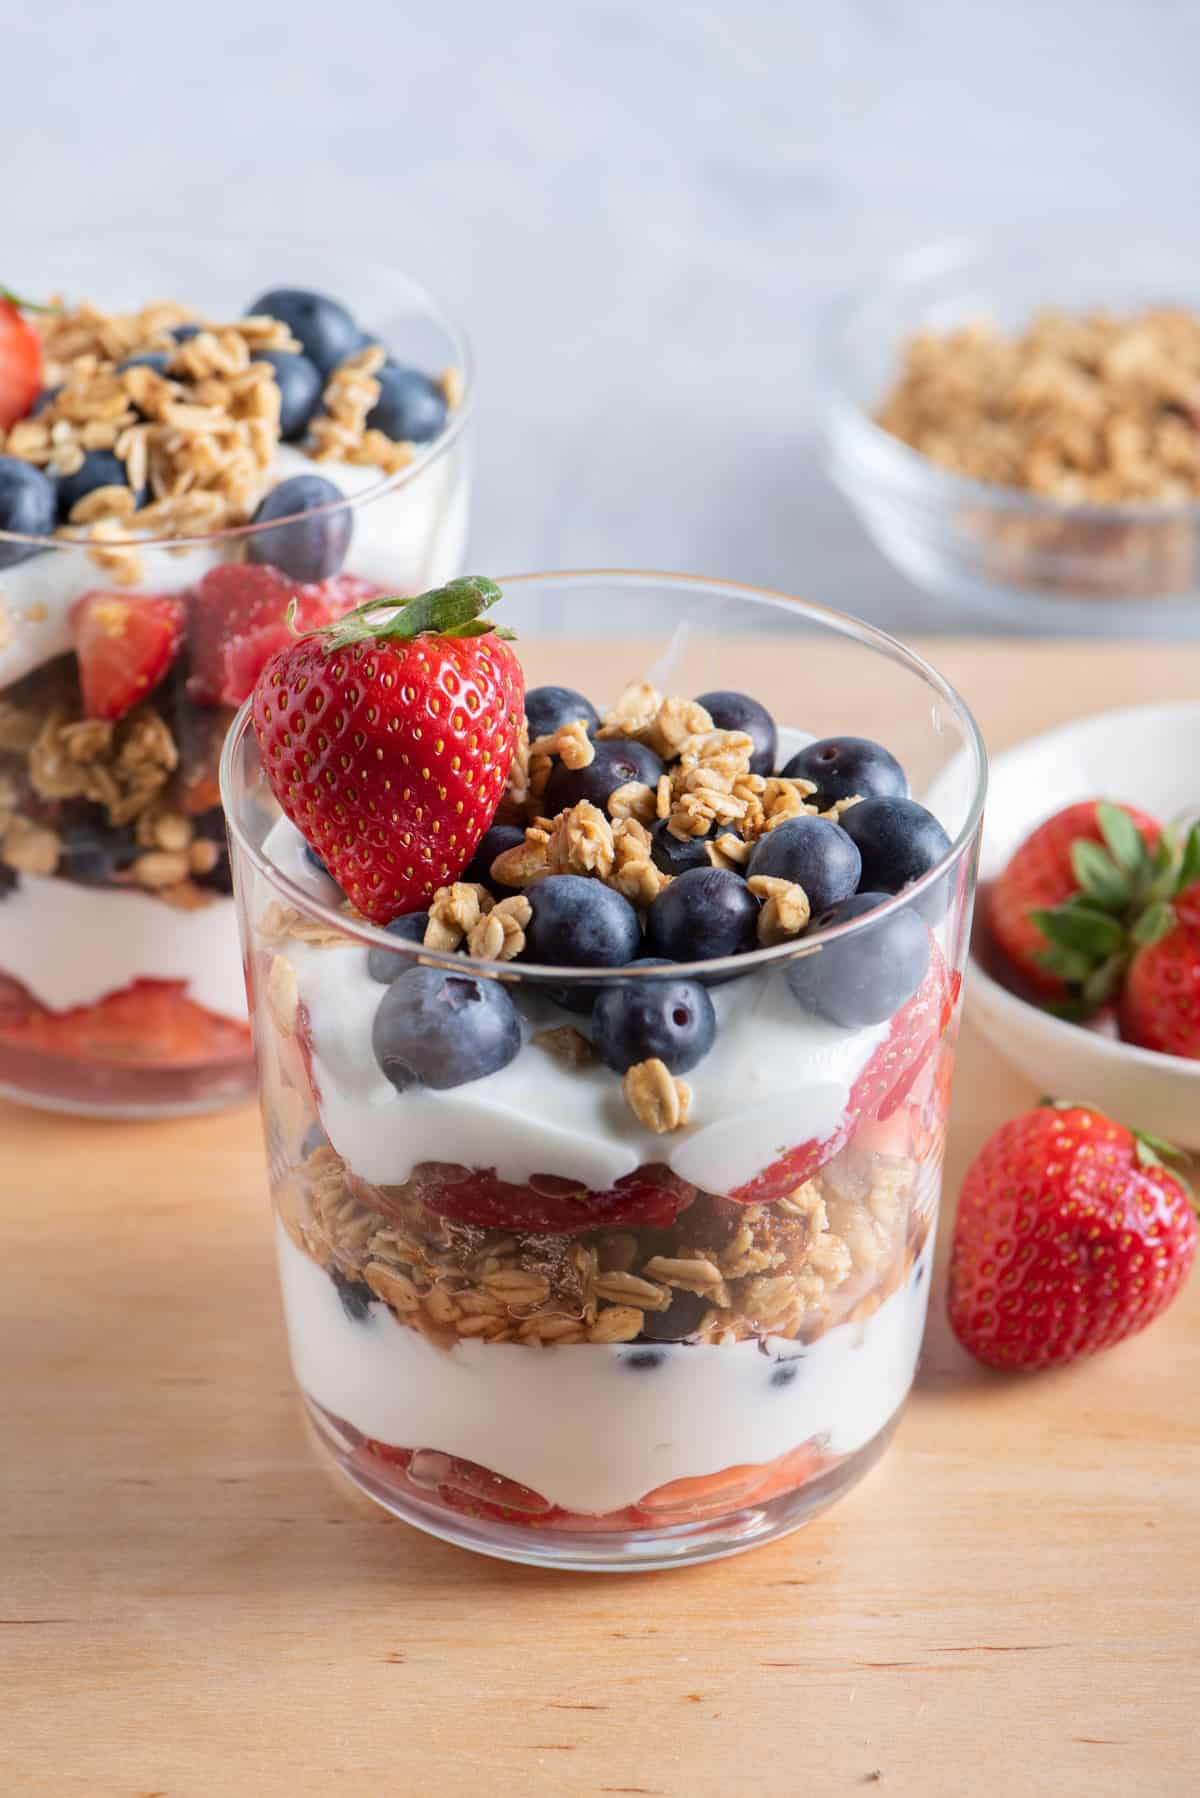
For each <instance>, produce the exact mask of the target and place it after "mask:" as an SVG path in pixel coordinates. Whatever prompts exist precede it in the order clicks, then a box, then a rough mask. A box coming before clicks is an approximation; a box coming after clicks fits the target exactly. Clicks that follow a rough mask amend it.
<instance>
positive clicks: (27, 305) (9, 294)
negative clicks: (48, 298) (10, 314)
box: [0, 281, 62, 312]
mask: <svg viewBox="0 0 1200 1798" xmlns="http://www.w3.org/2000/svg"><path fill="white" fill-rule="evenodd" d="M0 300H7V301H8V303H9V305H10V306H16V307H18V308H19V309H20V311H22V312H61V311H62V307H61V306H43V305H41V304H40V303H39V302H38V301H37V300H23V299H22V298H21V296H20V294H19V293H14V292H13V290H12V288H11V287H5V285H4V283H3V281H0Z"/></svg>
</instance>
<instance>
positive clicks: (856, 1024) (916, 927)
mask: <svg viewBox="0 0 1200 1798" xmlns="http://www.w3.org/2000/svg"><path fill="white" fill-rule="evenodd" d="M888 897H889V895H888V894H887V893H856V894H854V896H853V897H852V898H850V899H844V900H843V901H842V903H841V904H840V905H835V906H834V907H833V909H832V910H831V911H828V912H826V913H825V914H824V915H823V916H822V917H820V918H818V919H817V920H816V927H817V928H819V929H820V928H825V927H827V926H829V925H834V924H848V923H850V922H851V921H852V920H853V919H855V918H861V917H864V916H866V914H867V913H869V912H872V911H874V910H875V909H876V907H877V906H880V905H883V904H884V903H885V902H886V900H887V899H888ZM928 966H929V931H928V930H927V929H926V927H925V924H924V922H923V921H922V919H921V918H920V917H919V916H918V914H917V913H916V911H915V910H914V909H913V908H912V907H911V906H906V907H904V908H903V909H902V910H899V911H896V912H893V913H892V914H891V915H890V916H889V917H886V918H880V919H879V921H878V923H877V924H874V925H869V926H867V927H865V928H864V929H862V930H858V931H855V932H853V933H852V934H851V935H849V936H845V937H840V938H835V939H834V941H833V942H829V943H825V944H823V945H822V946H821V947H820V948H819V949H814V951H813V953H812V954H811V955H804V956H801V957H800V958H799V959H798V960H797V961H793V962H789V963H788V965H787V968H786V970H785V975H784V977H785V979H786V980H787V983H788V987H789V988H790V990H791V992H792V995H793V997H794V998H796V999H798V1000H799V1002H800V1004H801V1005H803V1006H804V1008H805V1010H806V1011H811V1012H815V1013H816V1014H817V1016H818V1017H822V1018H827V1019H828V1020H829V1022H830V1023H831V1024H841V1025H842V1026H843V1027H844V1028H845V1029H847V1030H855V1029H860V1028H862V1027H863V1026H865V1025H868V1024H882V1023H883V1022H884V1021H885V1019H887V1018H890V1017H893V1016H894V1015H895V1013H896V1012H897V1011H899V1009H900V1007H901V1006H902V1005H903V1004H904V1003H905V1001H906V1000H907V999H911V998H912V995H913V994H914V993H915V992H916V990H917V988H918V987H919V986H920V984H921V982H922V980H924V978H925V971H926V969H927V968H928Z"/></svg>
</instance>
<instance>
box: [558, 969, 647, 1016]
mask: <svg viewBox="0 0 1200 1798" xmlns="http://www.w3.org/2000/svg"><path fill="white" fill-rule="evenodd" d="M670 965H671V963H670V960H669V958H668V957H667V956H665V955H635V956H634V958H633V960H632V961H631V962H627V963H626V966H627V967H630V968H669V967H670ZM605 991H607V988H605V987H603V986H548V987H547V988H546V997H547V998H549V999H553V1001H554V1003H555V1004H556V1005H561V1006H562V1008H563V1010H564V1011H573V1012H574V1013H575V1015H576V1017H581V1018H587V1017H590V1016H591V1014H592V1011H593V1010H594V1009H595V1004H596V1000H597V999H598V998H599V997H600V995H601V993H603V992H605Z"/></svg>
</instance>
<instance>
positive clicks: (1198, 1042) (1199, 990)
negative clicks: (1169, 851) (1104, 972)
mask: <svg viewBox="0 0 1200 1798" xmlns="http://www.w3.org/2000/svg"><path fill="white" fill-rule="evenodd" d="M1195 840H1196V841H1197V844H1198V857H1197V859H1198V860H1200V835H1197V836H1196V838H1195ZM1165 910H1166V911H1169V912H1170V913H1171V920H1170V922H1169V923H1167V924H1166V928H1165V930H1164V933H1163V935H1162V936H1161V937H1158V938H1157V939H1153V940H1151V941H1149V942H1148V943H1147V944H1146V946H1145V947H1144V948H1140V949H1139V950H1138V951H1137V953H1136V954H1135V955H1134V958H1133V960H1132V962H1131V963H1130V964H1129V972H1128V973H1127V974H1126V976H1125V985H1124V987H1123V989H1122V991H1121V998H1120V1002H1119V1004H1118V1007H1117V1017H1118V1020H1119V1023H1120V1028H1121V1035H1122V1036H1123V1037H1124V1038H1125V1040H1126V1042H1130V1043H1137V1044H1138V1045H1139V1046H1140V1047H1141V1048H1143V1049H1157V1050H1158V1051H1159V1052H1160V1053H1161V1054H1163V1055H1182V1056H1184V1057H1185V1059H1187V1060H1188V1061H1200V879H1197V880H1193V881H1191V882H1190V884H1188V885H1187V886H1186V887H1184V888H1183V890H1182V891H1181V892H1179V893H1178V894H1177V895H1176V897H1175V899H1174V901H1173V903H1172V904H1170V905H1167V906H1166V907H1165Z"/></svg>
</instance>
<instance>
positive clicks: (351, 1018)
mask: <svg viewBox="0 0 1200 1798" xmlns="http://www.w3.org/2000/svg"><path fill="white" fill-rule="evenodd" d="M496 597H498V595H497V592H496V589H494V588H493V587H492V586H491V584H490V583H487V582H483V581H480V580H472V581H462V582H456V583H454V584H453V585H452V586H451V587H450V588H448V589H445V590H444V591H443V592H441V593H439V594H433V595H428V596H425V597H424V598H423V599H421V600H417V601H414V602H411V603H410V604H408V605H406V606H403V607H399V608H398V607H397V606H396V605H395V603H394V602H393V603H392V604H391V605H390V606H389V605H387V604H384V603H370V602H368V603H367V604H366V605H365V606H364V607H363V608H361V609H360V611H358V612H357V613H355V614H351V615H350V616H349V617H347V618H346V619H345V620H343V621H342V622H341V624H340V625H337V626H334V627H332V628H331V629H329V630H326V631H324V632H318V633H314V634H313V635H311V636H309V637H307V638H305V639H303V640H302V641H300V642H298V643H296V644H295V645H293V646H291V647H289V648H288V649H285V650H284V651H283V652H281V653H280V654H279V655H278V656H276V657H275V658H274V659H273V660H272V662H271V663H269V664H268V666H267V668H266V670H265V671H264V674H263V676H262V677H261V679H260V681H259V683H258V686H257V688H256V692H255V699H254V708H253V709H254V723H255V728H256V732H257V735H258V740H259V745H260V751H261V756H262V762H263V767H264V769H265V771H266V773H267V777H268V779H269V781H270V784H271V786H272V789H273V791H274V793H275V795H276V797H277V798H278V800H279V802H280V804H281V807H282V809H283V811H284V812H285V814H286V815H285V817H283V818H281V819H279V820H278V821H277V822H276V823H275V824H274V825H273V826H272V827H271V829H270V831H269V834H268V835H267V838H266V840H265V844H264V854H265V856H266V859H267V860H268V862H269V863H270V864H272V866H273V867H274V868H275V869H276V870H277V871H278V873H279V875H280V876H282V878H283V880H284V881H285V882H286V883H287V884H288V886H289V887H290V888H291V890H292V892H293V894H294V895H295V896H296V897H297V898H298V897H299V891H298V890H303V891H304V892H305V893H306V894H307V895H310V896H311V898H312V900H314V901H317V902H319V904H320V906H321V907H322V908H323V909H324V912H325V915H324V917H322V916H320V915H318V913H316V912H315V911H311V910H308V909H304V908H302V907H301V906H300V905H299V904H287V903H284V902H283V901H282V899H281V898H280V897H279V895H278V892H272V890H271V889H270V888H269V887H268V886H267V884H266V883H265V882H264V881H263V880H262V879H261V878H259V879H257V880H256V882H255V887H254V891H253V893H252V895H251V901H252V903H251V911H252V914H253V915H252V933H253V934H252V942H251V961H252V971H253V979H254V983H255V987H256V990H257V994H258V1004H259V1018H260V1026H261V1027H260V1029H259V1050H260V1065H261V1071H262V1078H263V1090H264V1105H265V1111H266V1117H267V1124H268V1133H269V1144H270V1156H271V1164H272V1175H273V1185H274V1192H275V1199H276V1208H277V1215H278V1225H279V1229H278V1246H279V1256H280V1264H281V1270H282V1277H283V1291H284V1299H285V1307H286V1312H287V1320H288V1327H289V1333H290V1339H291V1346H292V1355H293V1360H294V1364H295V1367H296V1371H297V1375H298V1378H299V1382H300V1385H301V1387H302V1389H303V1390H304V1392H305V1394H306V1396H307V1398H308V1400H309V1401H310V1403H311V1405H312V1406H313V1407H314V1410H315V1412H316V1414H317V1416H318V1418H319V1420H320V1423H321V1427H322V1429H323V1430H324V1431H325V1433H326V1435H327V1438H328V1439H330V1440H332V1441H333V1442H334V1443H335V1444H336V1445H337V1447H338V1449H339V1452H341V1453H342V1454H343V1456H344V1458H345V1459H346V1461H347V1462H348V1463H349V1464H350V1465H351V1466H352V1467H354V1468H355V1469H356V1470H357V1471H358V1472H359V1473H360V1474H361V1475H363V1476H365V1477H366V1478H367V1480H368V1483H370V1484H371V1485H372V1486H373V1487H374V1488H375V1489H376V1490H380V1489H385V1490H387V1491H389V1492H391V1493H393V1494H395V1495H396V1496H397V1497H402V1498H404V1499H405V1500H406V1501H408V1502H409V1503H412V1504H420V1505H423V1506H425V1507H426V1508H428V1507H429V1506H434V1507H435V1508H436V1507H437V1506H439V1505H442V1506H449V1507H451V1508H453V1509H458V1510H466V1511H468V1512H471V1513H472V1514H474V1515H476V1516H480V1517H485V1518H489V1519H493V1520H499V1521H507V1522H516V1523H525V1524H533V1525H539V1526H554V1527H561V1528H565V1529H572V1528H585V1527H586V1528H595V1527H603V1528H611V1529H625V1528H647V1527H653V1526H658V1525H664V1524H673V1523H679V1522H685V1521H689V1520H695V1519H698V1518H703V1517H706V1516H711V1515H719V1514H722V1513H724V1512H726V1511H731V1510H735V1509H738V1508H739V1507H741V1506H744V1505H746V1504H748V1503H750V1502H754V1503H760V1502H763V1501H765V1500H766V1499H767V1498H769V1497H772V1496H775V1495H778V1494H782V1493H786V1492H791V1491H793V1490H795V1489H796V1488H797V1487H798V1486H800V1485H802V1484H804V1483H806V1482H808V1481H810V1480H815V1479H817V1478H820V1477H821V1476H823V1475H825V1474H827V1473H829V1471H830V1470H831V1469H832V1468H833V1467H835V1466H836V1465H837V1464H838V1463H839V1462H840V1461H842V1460H843V1459H844V1458H846V1457H848V1456H851V1455H853V1454H854V1453H856V1452H857V1451H858V1450H860V1449H864V1448H866V1446H867V1445H868V1444H870V1443H871V1442H872V1441H873V1440H874V1439H875V1438H876V1437H877V1436H878V1435H879V1434H880V1432H881V1431H882V1430H884V1429H885V1428H886V1426H887V1425H888V1423H889V1422H890V1420H891V1418H892V1417H893V1415H894V1414H895V1412H896V1410H897V1408H898V1406H899V1404H900V1403H901V1401H902V1399H903V1397H904V1395H905V1393H906V1391H907V1389H908V1386H909V1384H910V1382H911V1379H912V1375H913V1370H914V1367H915V1363H916V1357H917V1353H918V1349H919V1345H920V1340H921V1333H922V1328H923V1323H924V1315H925V1303H926V1294H927V1291H928V1278H927V1275H928V1257H929V1253H930V1250H931V1245H930V1235H931V1224H932V1219H933V1214H934V1209H935V1206H936V1196H937V1185H938V1168H939V1164H940V1148H941V1140H942V1129H943V1118H944V1111H945V1102H946V1093H947V1086H948V1080H949V1069H950V1055H951V1048H950V1041H951V1035H952V1027H953V1022H954V1016H955V1011H956V1001H957V979H956V978H955V977H954V976H952V975H951V973H950V971H949V970H948V968H947V965H946V962H945V959H944V957H943V954H942V952H941V949H940V947H939V943H938V933H939V925H940V919H941V916H942V914H943V912H944V910H945V907H946V902H947V886H948V881H947V880H945V879H943V880H942V881H940V882H937V883H934V884H933V885H932V886H929V885H926V886H925V887H923V888H922V890H921V892H920V894H918V895H914V901H913V903H911V904H909V905H907V906H902V907H900V908H897V909H893V910H891V911H889V912H887V913H886V914H883V915H881V916H880V917H879V919H878V920H877V921H875V922H874V923H870V922H858V923H857V928H855V929H853V930H852V931H851V932H850V933H849V934H848V935H842V936H837V935H832V936H830V935H827V934H826V933H827V932H828V931H829V930H830V929H831V928H832V927H836V926H837V925H839V924H845V923H847V922H849V923H855V922H856V921H859V920H863V919H865V918H866V917H867V916H868V914H870V913H871V912H872V911H874V910H876V909H877V908H878V907H880V906H881V905H883V904H885V903H886V902H887V900H888V899H889V898H890V897H891V896H892V895H893V894H896V893H899V892H900V891H901V890H902V889H903V888H905V887H906V886H908V885H909V884H910V883H912V882H913V881H914V880H917V879H919V878H920V877H921V876H922V875H924V874H926V873H928V872H929V871H930V870H931V869H933V868H934V867H935V866H936V864H937V863H938V862H940V861H941V859H942V858H943V857H944V856H945V855H946V854H947V853H948V850H949V842H948V839H947V837H946V834H945V832H944V831H943V829H942V827H941V825H940V824H939V823H938V822H937V820H936V819H934V818H933V817H932V815H931V814H930V813H929V812H928V811H926V810H925V809H924V808H923V807H922V806H920V805H918V804H916V803H915V802H914V801H913V800H911V799H910V798H909V796H908V792H907V782H906V779H905V775H904V772H903V770H902V769H901V767H900V766H899V764H898V763H897V762H896V760H895V759H894V757H892V756H891V755H890V754H889V753H888V752H887V751H886V750H885V749H884V748H883V747H882V746H880V745H879V744H876V743H874V742H870V741H868V740H865V739H862V738H858V737H843V738H837V739H827V740H823V741H819V742H812V741H809V740H806V739H804V738H802V737H800V736H799V734H798V733H790V740H789V743H788V748H787V749H784V750H781V748H780V733H779V732H778V731H777V728H776V725H775V722H774V720H773V719H772V718H771V717H770V715H769V714H768V713H767V711H766V710H765V709H764V707H763V706H762V705H760V704H759V703H757V702H756V701H755V700H754V699H753V698H752V697H750V696H749V695H746V694H743V693H734V692H712V693H705V694H702V695H700V696H699V697H698V698H695V699H693V698H689V697H680V696H671V695H667V696H664V695H663V694H662V693H660V692H658V691H656V690H655V689H654V688H653V687H652V686H651V685H649V684H648V683H647V682H644V681H637V682H634V683H633V684H632V685H631V686H629V687H628V688H626V690H625V691H624V692H623V693H622V694H621V695H620V696H619V697H618V698H617V700H616V703H615V704H614V705H613V706H612V708H611V709H610V710H608V711H607V712H606V713H605V714H603V715H601V714H600V713H599V712H598V711H597V710H596V708H595V707H594V706H593V705H592V704H591V703H590V701H589V699H588V698H587V697H585V696H584V695H583V694H582V693H579V692H576V691H573V690H571V689H568V688H565V687H541V688H538V689H535V690H533V691H530V692H529V693H527V694H524V696H523V697H522V679H521V670H520V665H519V662H518V661H517V658H516V654H515V652H514V651H513V650H512V649H511V648H510V646H509V645H508V644H507V643H506V642H504V641H503V640H501V639H500V638H499V637H498V636H497V635H496V634H495V633H493V632H491V631H488V630H487V628H486V624H485V622H484V620H483V619H482V618H481V617H479V616H478V614H479V613H480V612H482V611H483V610H485V609H486V607H487V606H488V605H489V604H491V603H492V601H493V600H494V599H495V598H496ZM472 630H476V631H479V632H480V634H477V635H471V634H455V633H469V632H471V631H472ZM792 742H794V743H795V744H796V745H797V746H796V747H795V750H794V753H789V752H788V751H789V749H790V748H791V744H792ZM281 890H285V889H281ZM339 910H341V911H342V913H343V914H344V915H345V916H347V917H348V918H349V917H353V916H357V917H358V918H359V920H361V919H362V918H363V917H366V918H367V919H369V920H370V921H372V922H374V923H376V924H383V925H384V926H385V928H386V931H387V932H388V933H389V935H390V936H391V938H392V939H393V942H394V946H392V945H388V944H386V942H378V943H376V945H375V946H373V947H369V946H367V945H366V944H364V943H362V942H356V941H353V940H352V939H351V938H350V937H348V936H347V935H346V933H345V930H344V928H342V927H340V926H339V923H338V922H337V913H338V911H339ZM792 944H794V945H795V946H796V948H797V949H803V948H810V949H811V950H812V951H813V952H812V953H808V954H803V955H797V956H791V957H789V956H787V955H786V954H780V953H778V952H777V953H776V954H775V955H774V956H773V957H769V958H767V957H764V955H763V954H762V951H763V950H764V949H776V950H777V951H778V949H779V947H780V946H783V947H785V948H786V947H787V946H789V945H792ZM716 959H720V960H722V962H723V964H724V965H723V966H722V967H721V968H720V970H717V969H715V968H714V969H713V970H712V971H711V972H709V971H707V968H706V964H709V963H712V962H714V961H715V960H716ZM743 963H744V971H743V968H742V966H740V965H739V964H743ZM731 964H732V965H731ZM535 968H536V969H538V970H540V972H539V973H536V974H535V973H534V972H533V970H534V969H535ZM526 969H528V970H529V972H528V973H527V972H526V971H525V970H526Z"/></svg>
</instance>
